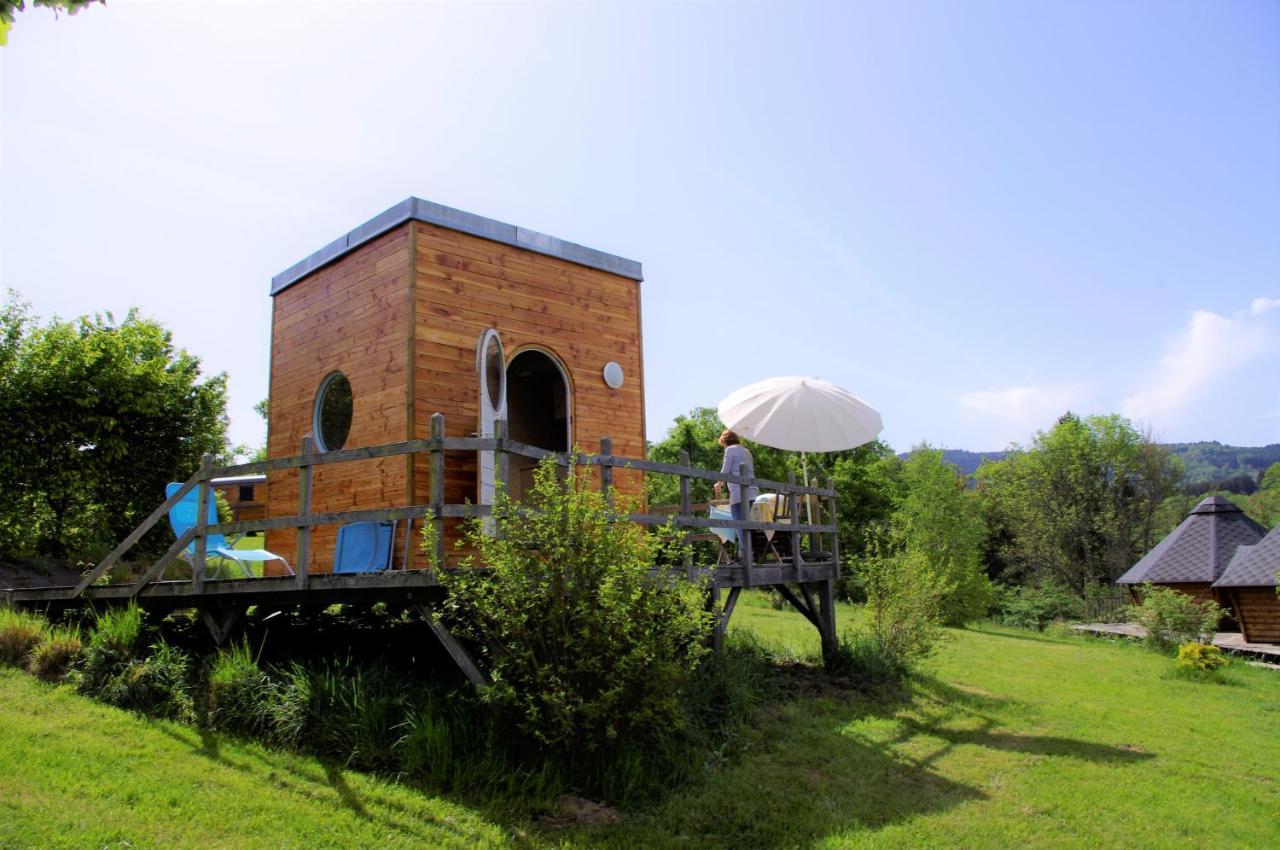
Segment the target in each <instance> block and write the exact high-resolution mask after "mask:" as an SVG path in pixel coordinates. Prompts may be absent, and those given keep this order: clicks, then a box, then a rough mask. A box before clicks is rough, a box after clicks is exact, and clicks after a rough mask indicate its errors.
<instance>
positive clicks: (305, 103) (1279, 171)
mask: <svg viewBox="0 0 1280 850" xmlns="http://www.w3.org/2000/svg"><path fill="white" fill-rule="evenodd" d="M409 195H417V196H419V197H423V198H427V199H430V200H433V201H438V202H440V203H443V204H447V205H449V206H453V207H458V208H461V209H464V210H468V211H471V212H476V213H479V214H481V215H485V216H488V217H491V218H496V219H499V220H502V221H508V222H512V223H515V224H519V225H522V226H525V227H529V228H532V229H534V230H539V231H542V232H544V233H549V234H552V235H555V236H559V237H561V238H564V239H568V240H571V241H574V242H579V243H582V244H585V245H589V246H591V247H594V248H599V249H601V250H605V251H609V252H611V253H616V254H620V255H622V256H624V257H629V258H632V259H636V260H640V261H641V262H643V263H644V269H645V277H646V280H645V282H644V284H643V300H644V335H645V339H644V342H645V364H646V382H645V383H646V391H647V420H648V430H649V434H650V436H651V437H653V438H658V437H661V435H662V434H663V433H664V432H665V430H666V428H667V427H668V426H669V425H670V423H671V420H672V419H673V417H674V416H675V415H676V414H678V413H682V412H685V411H687V410H689V409H690V408H692V407H694V406H697V405H703V404H715V403H716V402H717V401H718V400H719V399H720V398H721V397H723V396H724V395H727V394H728V393H729V392H730V391H732V390H733V389H735V388H736V387H738V386H741V385H743V384H746V383H750V382H752V381H755V380H759V379H761V378H765V377H769V376H772V375H779V374H812V375H817V376H820V377H823V378H826V379H828V380H831V381H833V382H835V383H837V384H840V385H842V386H845V387H847V388H849V389H850V390H852V391H853V392H855V393H856V394H858V395H860V396H861V397H863V398H864V399H866V400H867V401H868V402H870V403H871V404H872V405H873V406H875V407H876V408H877V409H879V410H880V411H881V413H882V414H883V417H884V421H885V431H884V437H885V438H886V439H887V440H888V441H889V442H890V443H891V444H892V445H894V446H895V447H896V448H899V449H905V448H908V447H909V446H911V445H912V444H914V443H916V442H918V441H920V440H929V441H931V442H933V443H934V444H941V445H945V446H948V447H953V448H968V449H974V450H989V449H996V448H1001V447H1003V446H1005V445H1006V444H1008V443H1009V442H1010V441H1019V442H1025V441H1026V440H1028V439H1029V438H1030V436H1031V434H1032V433H1033V432H1034V431H1035V430H1036V429H1037V428H1044V427H1047V426H1049V425H1050V424H1052V422H1053V420H1054V419H1055V418H1056V417H1057V416H1058V415H1060V414H1061V413H1062V412H1063V411H1064V410H1066V409H1068V408H1070V409H1072V410H1075V411H1077V412H1083V413H1105V412H1121V413H1125V414H1126V415H1129V416H1131V417H1133V418H1134V420H1135V422H1137V423H1138V424H1139V425H1140V426H1142V427H1144V428H1149V429H1150V430H1151V431H1152V433H1153V434H1154V435H1155V436H1156V437H1157V438H1159V439H1162V440H1170V441H1184V440H1208V439H1217V440H1221V441H1223V442H1230V443H1235V444H1245V445H1257V444H1262V443H1270V442H1280V369H1278V368H1277V366H1278V365H1280V4H1278V3H1274V2H1254V1H1253V0H1237V1H1236V2H1233V0H1213V1H1212V2H1166V0H1159V2H1150V3H1147V2H1105V3H1104V2H1083V3H1078V2H1072V3H1047V2H1046V3H1034V4H1032V3H1023V2H1009V3H981V2H966V3H963V4H957V3H924V2H916V3H909V4H899V3H856V4H818V3H785V4H782V3H779V4H764V3H753V4H729V3H659V4H643V3H620V4H608V3H592V4H567V3H557V4H543V3H514V4H491V3H484V4H479V3H473V4H441V3H407V2H406V3H358V2H345V3H325V4H311V5H299V4H274V3H270V2H259V3H254V4H227V3H222V2H219V3H210V4H203V3H171V4H158V3H149V4H144V3H130V2H127V1H126V0H112V2H111V3H110V5H109V6H107V7H94V8H90V9H88V10H86V11H84V12H82V13H81V14H79V15H77V16H76V17H74V18H68V17H66V16H64V17H62V18H60V19H58V20H54V17H53V15H52V14H51V13H48V12H46V11H45V10H31V11H28V12H26V13H23V14H22V15H20V16H19V18H18V21H17V23H16V24H15V26H14V28H13V29H12V31H11V32H10V41H9V45H8V46H7V47H4V48H0V284H3V285H5V286H10V287H13V288H15V289H17V290H19V291H20V292H21V293H22V294H23V295H24V296H25V297H26V298H28V299H29V300H30V301H32V302H33V303H34V305H35V308H36V310H37V312H39V313H41V314H43V315H50V314H53V313H57V314H60V315H63V316H72V315H78V314H81V313H84V312H92V311H97V310H103V309H110V310H114V311H116V312H118V313H123V312H124V311H125V310H126V309H127V308H128V307H129V306H131V305H138V306H140V307H142V309H143V311H144V312H145V313H146V314H147V315H150V316H152V317H155V318H158V319H160V320H161V321H163V322H165V323H166V324H167V325H169V326H170V327H171V328H172V329H173V331H174V333H175V336H176V338H177V340H178V341H179V343H180V344H182V345H183V346H184V347H186V348H188V349H189V350H191V351H192V352H194V353H196V354H198V355H199V356H201V357H202V358H203V360H204V363H205V365H206V367H207V368H208V369H209V370H210V371H223V370H225V371H227V372H228V373H229V374H230V377H231V411H230V412H231V416H232V436H233V439H235V440H236V441H237V442H246V443H256V442H259V441H260V440H261V438H262V427H261V424H260V421H259V420H258V418H257V416H256V415H255V414H254V413H253V412H252V405H253V404H254V403H255V402H256V401H258V400H259V399H260V398H263V397H264V396H265V395H266V392H267V365H268V350H269V341H270V340H269V328H270V299H269V297H268V295H267V287H268V282H269V280H270V277H271V276H272V275H273V274H276V273H277V272H279V271H281V270H283V269H284V268H286V267H288V266H289V265H291V264H292V263H294V262H296V261H297V260H299V259H301V258H303V257H304V256H306V255H307V254H309V253H311V252H312V251H314V250H316V249H317V248H319V247H321V246H322V245H324V244H325V243H327V242H328V241H330V240H331V239H333V238H335V237H336V236H338V235H340V234H342V233H344V232H345V231H347V230H349V229H351V228H352V227H354V226H356V225H358V224H360V223H362V222H363V221H365V220H366V219H368V218H369V217H370V216H372V215H373V214H375V213H377V212H379V211H381V210H382V209H384V208H386V207H388V206H390V205H392V204H394V203H396V202H397V201H399V200H402V199H403V198H405V197H407V196H409ZM580 436H582V435H580ZM585 438H586V439H591V437H590V436H589V435H588V436H587V437H585Z"/></svg>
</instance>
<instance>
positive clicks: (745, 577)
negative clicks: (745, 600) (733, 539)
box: [738, 464, 755, 587]
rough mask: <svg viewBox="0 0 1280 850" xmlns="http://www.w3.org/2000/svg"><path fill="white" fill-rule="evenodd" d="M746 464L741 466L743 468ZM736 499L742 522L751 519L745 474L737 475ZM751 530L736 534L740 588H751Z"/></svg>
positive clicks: (747, 480)
mask: <svg viewBox="0 0 1280 850" xmlns="http://www.w3.org/2000/svg"><path fill="white" fill-rule="evenodd" d="M745 466H746V464H743V467H745ZM738 488H739V489H738V498H739V499H741V500H742V514H743V521H744V522H745V521H750V519H751V500H750V499H748V498H747V494H748V493H750V492H751V489H750V488H751V477H750V476H749V475H747V474H746V473H745V472H740V474H739V475H738ZM752 544H753V541H752V539H751V529H750V528H748V529H745V530H742V531H739V532H738V549H739V550H741V551H739V552H738V558H739V560H741V561H742V586H743V587H750V586H751V560H752V555H753V552H752V551H751V550H752V549H754V548H755V547H754V546H753V545H752Z"/></svg>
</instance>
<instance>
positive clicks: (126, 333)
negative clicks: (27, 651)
mask: <svg viewBox="0 0 1280 850" xmlns="http://www.w3.org/2000/svg"><path fill="white" fill-rule="evenodd" d="M226 427H227V422H226V376H225V375H221V374H220V375H215V376H213V377H211V378H207V379H205V380H201V375H200V361H199V359H198V358H196V357H193V356H192V355H190V354H188V353H187V352H186V351H183V350H181V349H177V348H175V347H174V345H173V340H172V337H171V334H170V333H169V331H168V330H166V329H165V328H164V327H162V326H161V325H159V324H158V323H156V322H154V321H152V320H149V319H144V318H142V317H141V316H140V315H139V314H138V312H137V311H136V310H130V311H129V314H128V316H127V317H126V318H125V319H124V321H122V322H117V321H116V320H115V318H114V317H113V316H112V315H111V314H110V313H105V314H99V315H94V316H83V317H81V318H79V319H77V320H75V321H74V322H70V321H62V320H59V319H56V318H55V319H53V320H51V321H50V322H48V323H47V324H45V325H40V324H38V323H37V322H35V321H34V320H33V319H32V317H31V315H30V308H29V306H28V305H27V304H25V303H23V302H22V301H20V300H19V299H18V298H17V296H16V294H13V293H11V294H10V297H9V300H8V302H7V303H6V305H5V309H4V311H3V312H2V313H0V476H3V480H4V481H5V485H6V486H5V487H4V488H0V551H4V552H6V553H8V554H11V555H12V554H30V553H32V552H36V553H40V554H46V555H52V556H55V557H65V556H67V555H68V554H88V553H92V552H95V551H97V550H101V549H104V548H107V547H109V546H110V545H111V544H112V543H114V542H115V541H117V540H119V539H121V538H122V537H124V536H125V535H126V534H127V533H128V532H129V531H131V530H132V529H133V528H134V527H135V526H136V525H137V524H138V523H139V522H140V521H141V520H142V518H143V517H145V516H146V515H147V514H148V513H150V512H151V511H152V510H153V509H154V508H155V507H156V505H157V504H159V502H160V501H161V499H162V497H163V494H164V485H165V484H166V483H167V482H169V481H173V480H182V479H184V478H186V477H188V476H190V475H191V473H192V472H193V471H194V470H195V469H196V467H197V466H198V465H199V463H200V457H201V455H202V454H204V453H206V452H209V453H212V454H215V455H219V456H222V455H224V453H225V451H226ZM151 542H152V543H154V542H155V541H151Z"/></svg>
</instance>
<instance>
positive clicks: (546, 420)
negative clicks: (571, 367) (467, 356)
mask: <svg viewBox="0 0 1280 850" xmlns="http://www.w3.org/2000/svg"><path fill="white" fill-rule="evenodd" d="M506 390H507V410H506V413H507V433H508V435H510V437H511V439H513V440H515V441H517V442H521V443H527V444H528V445H531V446H537V447H538V448H541V449H549V450H551V451H553V452H567V451H568V450H569V446H570V439H571V436H570V435H571V432H572V427H573V423H572V416H571V415H570V412H569V411H570V410H571V409H572V408H571V407H570V403H569V402H570V399H569V379H568V377H567V376H566V374H565V370H564V367H563V366H561V365H560V362H559V361H558V360H556V358H555V357H553V356H552V355H551V354H549V353H548V352H546V351H542V350H541V349H537V348H529V349H525V350H524V351H521V352H519V353H518V354H516V356H514V357H512V358H511V362H510V363H508V364H507V387H506ZM536 466H537V462H536V461H533V460H530V459H529V458H524V457H519V456H517V455H512V456H511V458H510V469H509V474H510V476H511V482H510V492H511V495H512V496H513V497H514V498H516V499H519V498H521V497H522V496H523V495H524V493H525V492H526V491H527V490H529V489H531V488H532V487H533V470H534V467H536Z"/></svg>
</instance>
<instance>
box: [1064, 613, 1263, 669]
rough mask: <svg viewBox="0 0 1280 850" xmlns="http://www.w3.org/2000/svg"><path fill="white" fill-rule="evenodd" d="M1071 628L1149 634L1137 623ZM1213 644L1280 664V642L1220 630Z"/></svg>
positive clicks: (1123, 634) (1139, 635)
mask: <svg viewBox="0 0 1280 850" xmlns="http://www.w3.org/2000/svg"><path fill="white" fill-rule="evenodd" d="M1071 628H1072V630H1074V631H1077V632H1082V633H1084V634H1093V635H1112V636H1115V637H1123V638H1131V639H1133V640H1141V639H1142V638H1145V637H1146V636H1147V630H1146V629H1144V628H1143V627H1142V626H1139V625H1138V624H1137V623H1081V624H1080V625H1076V626H1072V627H1071ZM1213 645H1214V646H1216V647H1218V648H1219V649H1221V650H1223V651H1224V652H1230V653H1232V654H1233V655H1243V656H1249V657H1253V658H1258V659H1260V660H1262V661H1266V662H1269V663H1271V664H1280V644H1274V643H1246V642H1245V639H1244V636H1243V635H1241V634H1240V633H1239V632H1218V633H1217V634H1215V635H1214V636H1213Z"/></svg>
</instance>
